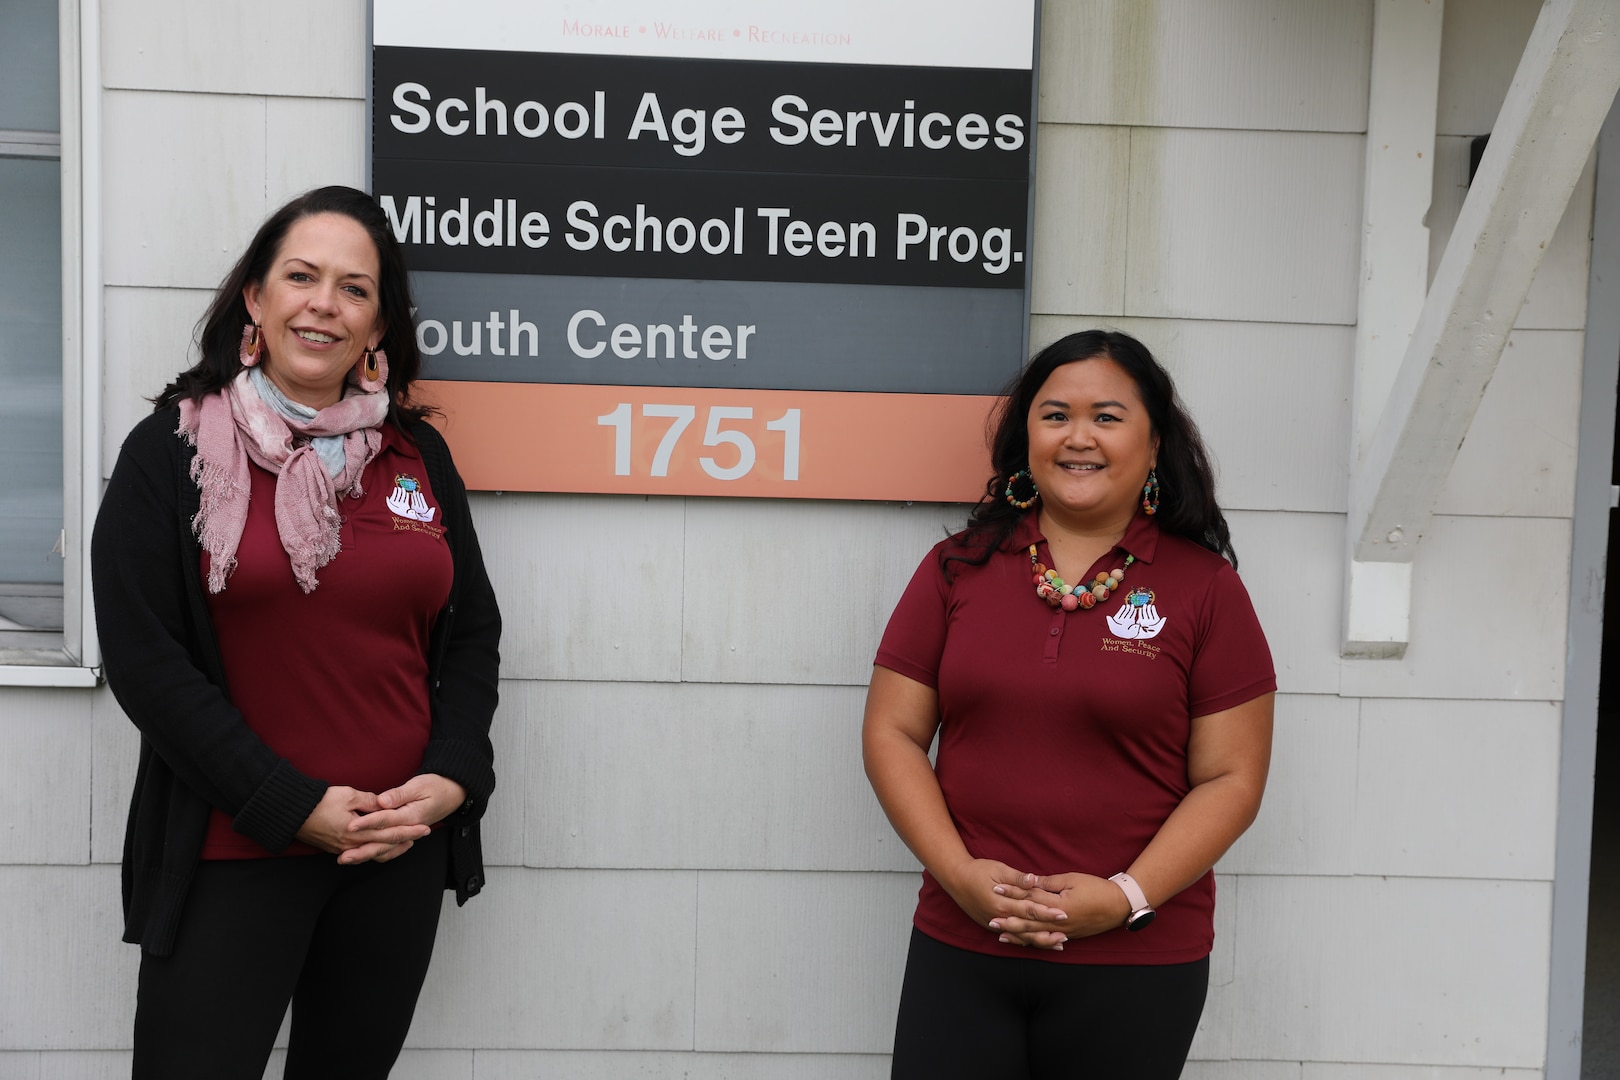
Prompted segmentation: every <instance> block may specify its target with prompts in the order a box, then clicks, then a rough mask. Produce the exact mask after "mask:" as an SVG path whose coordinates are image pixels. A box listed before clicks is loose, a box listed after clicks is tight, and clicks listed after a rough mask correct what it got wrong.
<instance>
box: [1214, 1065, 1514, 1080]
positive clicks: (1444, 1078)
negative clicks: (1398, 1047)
mask: <svg viewBox="0 0 1620 1080" xmlns="http://www.w3.org/2000/svg"><path fill="white" fill-rule="evenodd" d="M1303 1068H1304V1072H1303V1073H1301V1074H1300V1080H1541V1077H1542V1071H1541V1070H1540V1069H1497V1068H1470V1067H1468V1066H1452V1065H1363V1064H1358V1065H1345V1064H1342V1063H1333V1062H1316V1061H1307V1062H1304V1063H1303ZM1183 1077H1184V1080H1193V1074H1192V1073H1190V1072H1188V1073H1184V1074H1183Z"/></svg>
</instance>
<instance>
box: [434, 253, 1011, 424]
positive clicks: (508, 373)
mask: <svg viewBox="0 0 1620 1080" xmlns="http://www.w3.org/2000/svg"><path fill="white" fill-rule="evenodd" d="M411 280H412V287H413V290H414V293H415V298H416V303H417V312H416V319H417V341H418V343H419V344H420V345H421V346H422V351H423V361H424V364H423V377H424V378H429V379H446V380H460V381H471V382H533V383H585V384H594V385H613V386H692V387H723V388H733V389H772V390H844V391H867V392H873V393H912V394H994V393H996V392H998V391H999V390H1000V389H1001V387H1002V386H1003V385H1004V384H1005V383H1006V381H1007V380H1008V379H1009V378H1010V377H1011V376H1012V374H1013V373H1014V372H1015V371H1017V370H1018V367H1019V365H1020V363H1021V360H1022V357H1021V356H1020V355H1019V354H1018V353H1017V351H1016V346H1017V343H1018V342H1019V341H1020V340H1021V338H1022V334H1023V326H1024V296H1023V294H1022V293H1021V292H1018V291H1013V290H1008V289H937V288H928V287H923V286H905V285H888V286H874V285H835V284H819V283H781V282H762V281H681V280H671V279H658V278H607V277H572V278H571V277H553V276H520V275H513V274H469V273H446V272H418V273H415V274H413V275H411Z"/></svg>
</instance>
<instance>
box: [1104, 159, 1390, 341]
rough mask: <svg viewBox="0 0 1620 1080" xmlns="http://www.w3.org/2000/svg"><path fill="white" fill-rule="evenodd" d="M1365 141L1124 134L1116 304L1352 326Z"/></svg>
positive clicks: (1174, 314)
mask: <svg viewBox="0 0 1620 1080" xmlns="http://www.w3.org/2000/svg"><path fill="white" fill-rule="evenodd" d="M1363 143H1364V139H1363V138H1362V137H1361V136H1359V135H1334V134H1315V133H1288V132H1261V131H1188V130H1171V129H1159V128H1139V129H1136V130H1134V131H1132V133H1131V178H1130V187H1131V194H1130V235H1129V237H1128V238H1127V251H1128V256H1127V260H1126V265H1125V276H1126V281H1125V313H1126V314H1127V315H1138V316H1149V317H1168V318H1190V319H1236V320H1247V321H1254V322H1293V323H1338V324H1341V325H1350V324H1352V323H1354V322H1355V321H1356V283H1357V275H1358V260H1359V258H1360V252H1361V247H1360V231H1361V180H1362V149H1363Z"/></svg>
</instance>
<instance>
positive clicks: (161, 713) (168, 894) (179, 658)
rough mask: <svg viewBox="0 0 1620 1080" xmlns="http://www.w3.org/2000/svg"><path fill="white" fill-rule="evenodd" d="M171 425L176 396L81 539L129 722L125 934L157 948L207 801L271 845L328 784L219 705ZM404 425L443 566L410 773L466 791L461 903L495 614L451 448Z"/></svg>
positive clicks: (484, 794) (116, 689) (219, 683)
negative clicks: (433, 514) (443, 545)
mask: <svg viewBox="0 0 1620 1080" xmlns="http://www.w3.org/2000/svg"><path fill="white" fill-rule="evenodd" d="M178 427H179V409H178V408H168V409H163V410H160V411H158V412H156V413H154V414H152V415H151V416H148V417H147V418H146V419H144V420H142V421H141V422H140V423H139V424H137V425H136V426H135V429H134V430H133V431H131V432H130V434H129V437H128V438H127V439H125V441H124V446H123V449H122V450H121V451H120V452H119V455H118V464H117V466H115V467H114V469H113V474H112V479H111V480H110V481H109V482H108V484H107V491H106V494H105V495H104V496H103V498H102V501H101V509H100V511H99V513H98V514H97V515H96V525H95V531H94V533H93V534H92V536H91V540H90V569H91V578H92V584H93V589H94V593H95V606H96V630H97V634H98V636H99V638H100V641H101V652H102V658H103V663H104V664H105V670H106V675H107V682H108V683H109V684H110V685H111V687H112V691H113V695H114V696H115V697H116V698H117V699H118V703H119V705H121V706H122V707H123V709H124V712H125V713H126V714H127V715H128V716H129V718H130V719H131V720H132V721H133V722H134V723H135V726H136V727H138V728H140V730H141V756H140V766H139V771H138V772H137V773H136V777H135V793H134V798H133V799H132V801H131V803H130V808H129V823H128V826H127V828H126V831H125V834H124V867H123V891H124V940H125V941H129V942H135V943H138V944H140V945H141V946H142V947H143V948H145V949H146V950H147V951H149V952H151V953H153V954H154V955H158V956H166V955H168V953H169V951H170V950H171V949H172V948H173V945H174V937H175V932H176V928H177V927H178V925H179V921H180V917H181V912H182V909H183V908H184V906H185V898H186V892H187V890H188V888H189V886H190V884H191V878H192V874H193V873H194V872H195V870H196V868H197V864H198V862H199V861H200V856H201V852H202V846H203V839H204V836H205V834H206V832H207V828H208V816H209V810H210V808H211V807H215V806H217V807H219V808H220V809H221V810H223V811H224V812H225V813H227V814H230V815H231V817H232V822H231V825H232V828H234V829H235V830H236V831H237V832H239V833H241V834H243V835H244V836H247V837H250V838H251V839H253V840H256V841H257V842H258V843H260V844H262V845H263V846H264V847H265V848H266V849H267V850H269V851H272V852H279V851H282V850H283V849H285V848H286V847H287V845H288V844H289V843H291V842H292V841H293V839H294V837H295V836H296V835H297V832H298V829H299V827H300V826H302V825H303V823H304V821H305V819H307V818H308V817H309V815H310V813H311V812H312V811H313V810H314V809H315V805H316V803H318V802H319V801H320V799H321V796H322V795H323V794H324V793H325V791H326V788H327V784H326V783H325V782H323V781H321V780H317V779H314V778H312V777H308V776H305V775H304V774H303V773H301V772H299V771H298V770H297V769H296V768H294V767H293V766H292V765H291V764H290V763H289V762H287V760H286V759H284V758H282V757H280V756H279V755H277V754H276V753H275V752H274V751H272V750H271V749H270V748H269V747H267V746H266V745H265V744H264V743H263V742H262V741H261V740H260V739H259V737H258V735H256V734H254V732H253V731H252V729H250V728H249V727H248V726H247V724H246V723H245V722H244V721H243V719H242V715H241V713H239V712H238V711H237V710H236V708H235V707H234V706H233V705H232V704H231V702H230V695H229V692H228V690H227V687H226V685H225V671H224V666H223V663H222V661H221V660H220V655H219V649H218V647H217V644H216V642H215V639H214V631H213V627H212V623H211V621H210V619H209V614H208V603H207V599H206V598H205V596H204V593H203V586H202V577H201V567H202V549H201V547H200V546H199V544H198V542H197V537H196V535H195V534H194V533H193V532H192V528H191V519H192V517H193V515H195V514H196V513H197V508H198V505H199V502H200V493H199V492H198V490H197V485H196V483H195V482H193V481H192V479H191V477H190V468H191V461H192V458H193V457H195V455H196V451H195V449H194V448H192V447H191V446H190V445H189V444H187V442H186V441H185V440H183V439H182V438H180V437H179V436H178V435H177V434H176V433H175V432H176V429H177V428H178ZM406 430H407V431H408V432H409V434H410V436H411V437H412V439H413V440H414V441H415V443H416V446H417V448H418V449H419V450H420V452H421V454H422V462H423V465H424V467H425V468H426V470H427V474H428V482H429V483H430V484H431V485H432V489H433V494H434V496H435V497H436V498H437V500H438V502H439V505H440V508H441V513H442V515H443V516H442V517H441V518H440V521H441V523H442V524H443V525H444V526H445V528H446V530H447V531H446V533H445V540H446V542H447V543H448V544H449V546H450V554H451V559H452V565H453V567H454V577H453V578H452V581H451V586H450V598H449V601H448V602H447V603H446V604H445V607H444V610H443V611H441V612H440V613H439V618H438V621H437V622H436V623H435V624H434V627H433V632H432V635H431V637H430V639H429V642H428V653H429V656H428V664H429V667H428V679H429V683H430V686H431V691H430V693H431V709H432V729H431V733H430V735H429V741H428V746H427V750H426V752H425V754H424V755H423V758H422V766H421V770H420V771H421V772H424V773H429V772H431V773H439V774H440V775H443V776H447V777H449V778H450V779H452V780H455V781H456V782H458V783H459V784H461V786H462V787H463V788H465V789H466V791H467V795H468V802H467V805H466V806H464V807H463V808H462V809H461V810H459V811H457V812H456V813H454V814H452V815H451V816H450V817H449V818H448V819H446V822H445V825H446V827H447V828H448V829H449V830H450V860H449V866H448V868H447V875H446V881H445V887H446V888H453V889H455V890H456V900H457V902H458V903H466V901H467V898H468V897H469V896H473V895H476V894H477V893H478V891H479V890H480V889H481V888H482V887H483V855H482V848H481V845H480V841H479V833H478V821H479V819H480V818H481V817H483V814H484V808H485V806H486V805H487V804H488V800H489V796H490V793H491V792H492V791H494V789H495V770H494V765H493V762H494V750H493V748H492V747H491V745H490V741H489V725H490V720H491V719H492V717H493V716H494V712H495V704H496V696H497V687H496V676H497V669H498V666H499V662H500V657H499V653H498V648H499V644H500V635H501V616H500V611H499V610H498V609H497V607H496V603H495V593H494V590H493V589H492V588H491V587H490V583H489V576H488V575H487V574H486V573H485V571H484V560H483V555H482V554H481V553H480V552H479V548H478V537H477V535H476V534H475V533H474V532H473V526H472V519H471V516H470V514H469V510H468V506H467V490H466V487H465V486H464V485H463V484H462V482H461V477H460V476H459V475H458V474H457V473H456V470H455V465H454V464H453V463H452V462H451V460H450V451H449V448H448V447H446V446H445V443H444V439H443V438H442V437H441V436H440V435H439V433H438V432H437V431H436V430H434V429H433V428H432V427H431V426H430V425H428V424H427V423H425V422H422V421H412V422H410V423H408V424H407V426H406ZM267 659H270V657H269V655H268V654H267Z"/></svg>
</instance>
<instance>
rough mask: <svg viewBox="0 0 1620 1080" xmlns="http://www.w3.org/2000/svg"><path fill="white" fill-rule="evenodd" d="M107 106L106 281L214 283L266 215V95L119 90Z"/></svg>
mask: <svg viewBox="0 0 1620 1080" xmlns="http://www.w3.org/2000/svg"><path fill="white" fill-rule="evenodd" d="M101 108H102V119H101V124H102V132H103V135H102V139H103V145H102V207H103V208H102V223H103V225H102V230H103V249H102V250H103V254H102V259H103V262H102V266H103V271H102V272H103V280H104V281H105V282H106V283H107V284H108V285H164V286H171V287H177V288H194V289H213V288H214V287H215V286H216V285H218V284H219V282H220V279H222V278H223V277H224V276H225V272H226V271H227V270H229V269H230V267H231V264H232V263H234V262H235V261H236V259H237V257H238V256H240V255H241V253H242V250H243V248H245V247H246V246H247V242H248V240H249V239H251V238H252V236H253V233H254V231H255V230H256V229H258V227H259V223H260V222H261V221H262V220H263V218H264V216H265V211H266V206H265V175H266V157H265V101H264V99H263V98H254V97H225V96H221V95H217V94H170V93H148V92H144V91H127V90H115V91H109V92H107V93H105V94H103V95H102V103H101ZM312 135H313V133H312ZM110 360H111V362H112V363H116V362H117V361H116V358H112V357H110Z"/></svg>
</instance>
